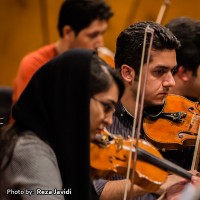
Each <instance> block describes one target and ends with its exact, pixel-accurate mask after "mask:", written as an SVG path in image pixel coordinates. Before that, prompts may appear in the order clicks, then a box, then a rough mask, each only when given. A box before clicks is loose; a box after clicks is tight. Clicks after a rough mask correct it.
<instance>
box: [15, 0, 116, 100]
mask: <svg viewBox="0 0 200 200" xmlns="http://www.w3.org/2000/svg"><path fill="white" fill-rule="evenodd" d="M112 16H113V12H112V10H111V8H110V6H109V5H108V4H107V3H106V2H105V1H104V0H95V1H93V0H81V1H74V0H65V1H63V3H62V5H61V7H60V11H59V16H58V25H57V27H58V33H59V36H60V38H59V39H58V40H57V41H56V42H55V43H52V44H48V45H45V46H43V47H40V48H39V49H37V50H35V51H33V52H31V53H29V54H27V55H26V56H24V58H23V59H22V60H21V62H20V66H19V69H18V72H17V75H16V78H15V80H14V93H13V103H15V102H16V101H17V99H18V98H19V96H20V95H21V93H22V91H23V90H24V88H25V87H26V85H27V84H28V82H29V80H30V79H31V77H32V75H33V74H34V73H35V72H36V71H37V70H38V69H39V68H40V67H41V66H42V65H44V64H45V63H47V62H48V61H50V60H51V59H53V58H55V57H56V56H58V55H59V54H61V53H63V52H65V51H68V50H70V49H72V48H85V49H93V50H97V48H99V47H102V46H103V45H104V39H103V35H104V33H105V31H106V30H107V26H108V20H109V19H110V18H111V17H112ZM77 19H79V20H77Z"/></svg>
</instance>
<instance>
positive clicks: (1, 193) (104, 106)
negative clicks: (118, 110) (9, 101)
mask: <svg viewBox="0 0 200 200" xmlns="http://www.w3.org/2000/svg"><path fill="white" fill-rule="evenodd" d="M75 82H76V83H75ZM123 91H124V85H123V81H122V80H121V78H120V77H119V76H118V75H117V74H116V72H115V71H113V69H111V67H110V66H108V65H107V64H106V63H105V62H103V61H102V60H100V59H99V58H98V57H97V55H96V52H93V51H90V50H83V49H74V50H70V51H68V52H65V53H63V54H62V55H60V56H58V57H56V58H55V59H53V60H51V61H50V62H48V63H47V64H45V65H44V66H43V67H42V68H41V69H40V70H38V72H37V73H36V74H35V75H34V76H33V77H32V79H31V81H30V82H29V84H28V86H27V87H26V89H25V90H24V92H23V93H22V95H21V97H20V98H19V100H18V101H17V103H16V105H15V106H14V107H13V118H14V119H15V123H14V125H12V126H11V127H10V126H4V127H3V129H2V130H1V131H0V144H1V145H0V177H1V178H0V199H4V200H16V199H24V200H28V199H37V200H46V199H47V200H56V199H60V200H64V199H71V200H80V199H87V200H90V199H97V196H96V193H95V191H94V189H92V188H90V186H91V184H90V157H89V152H90V140H91V141H92V140H94V138H95V135H96V133H99V132H100V131H101V130H102V129H103V128H104V126H105V125H109V124H111V123H112V114H113V112H114V110H115V105H116V103H117V101H118V100H119V99H120V97H121V96H122V94H123ZM90 138H91V139H90ZM91 194H92V197H91Z"/></svg>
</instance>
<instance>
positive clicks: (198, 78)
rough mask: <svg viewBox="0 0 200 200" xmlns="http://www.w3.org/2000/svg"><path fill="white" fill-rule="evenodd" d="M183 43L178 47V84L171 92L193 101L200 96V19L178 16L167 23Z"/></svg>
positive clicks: (176, 78)
mask: <svg viewBox="0 0 200 200" xmlns="http://www.w3.org/2000/svg"><path fill="white" fill-rule="evenodd" d="M165 26H166V27H167V28H169V29H170V30H171V31H172V32H173V34H174V35H175V36H176V37H177V39H178V40H179V41H180V43H181V47H180V48H179V49H177V56H176V57H177V64H178V70H177V72H176V73H175V74H174V79H175V82H176V85H175V86H174V87H173V88H171V90H170V93H172V94H178V95H181V96H184V97H186V98H188V99H190V100H192V101H198V98H199V97H200V57H199V55H200V37H199V34H200V20H196V19H192V18H189V17H178V18H175V19H172V20H171V21H169V22H168V23H167V24H166V25H165Z"/></svg>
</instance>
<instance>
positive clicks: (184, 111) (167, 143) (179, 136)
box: [143, 95, 200, 151]
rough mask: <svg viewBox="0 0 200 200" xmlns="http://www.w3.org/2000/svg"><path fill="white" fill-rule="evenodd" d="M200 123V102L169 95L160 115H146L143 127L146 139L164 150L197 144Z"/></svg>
mask: <svg viewBox="0 0 200 200" xmlns="http://www.w3.org/2000/svg"><path fill="white" fill-rule="evenodd" d="M199 123H200V105H199V102H192V101H190V100H188V99H186V98H185V97H182V96H179V95H168V96H167V97H166V104H165V107H164V110H163V112H162V114H161V115H160V117H158V118H156V119H151V118H149V117H146V118H145V119H144V123H143V129H144V132H145V137H146V139H147V140H148V141H149V142H150V143H152V144H153V145H154V146H155V147H157V148H158V149H160V150H162V151H166V150H180V149H182V148H183V147H189V146H195V143H196V138H197V133H198V128H199Z"/></svg>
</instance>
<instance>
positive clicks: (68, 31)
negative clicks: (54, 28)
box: [62, 25, 74, 38]
mask: <svg viewBox="0 0 200 200" xmlns="http://www.w3.org/2000/svg"><path fill="white" fill-rule="evenodd" d="M62 31H63V38H64V37H71V35H72V34H74V30H73V29H72V27H71V26H69V25H66V26H64V27H63V30H62Z"/></svg>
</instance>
